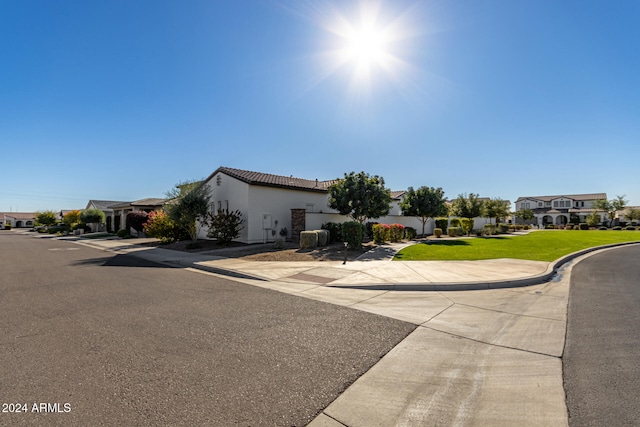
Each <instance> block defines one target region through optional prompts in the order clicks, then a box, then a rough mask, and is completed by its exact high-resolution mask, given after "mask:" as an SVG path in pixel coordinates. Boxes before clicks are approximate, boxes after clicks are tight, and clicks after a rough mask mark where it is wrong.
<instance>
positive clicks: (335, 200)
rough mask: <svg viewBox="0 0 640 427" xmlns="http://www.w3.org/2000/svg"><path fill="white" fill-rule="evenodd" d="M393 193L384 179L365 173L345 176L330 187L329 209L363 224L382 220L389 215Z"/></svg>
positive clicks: (352, 173) (353, 173)
mask: <svg viewBox="0 0 640 427" xmlns="http://www.w3.org/2000/svg"><path fill="white" fill-rule="evenodd" d="M390 203H391V191H390V190H389V189H388V188H385V186H384V178H382V177H380V176H377V175H374V176H369V174H366V173H364V172H360V173H358V174H356V173H355V172H351V173H350V174H348V175H347V174H346V173H345V174H344V178H343V179H339V180H337V181H336V183H334V184H333V185H331V186H329V207H330V208H331V209H335V210H337V211H338V212H340V215H346V216H349V217H351V218H352V219H353V220H355V221H357V222H359V223H360V224H363V223H364V222H365V220H366V219H367V218H372V219H375V218H380V217H381V216H385V215H387V214H388V213H389V209H391V206H390Z"/></svg>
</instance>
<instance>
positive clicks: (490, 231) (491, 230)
mask: <svg viewBox="0 0 640 427" xmlns="http://www.w3.org/2000/svg"><path fill="white" fill-rule="evenodd" d="M496 233H497V231H496V226H495V225H493V224H485V225H484V226H483V227H482V234H484V235H485V236H492V235H494V234H496Z"/></svg>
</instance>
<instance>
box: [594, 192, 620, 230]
mask: <svg viewBox="0 0 640 427" xmlns="http://www.w3.org/2000/svg"><path fill="white" fill-rule="evenodd" d="M628 203H629V202H628V201H626V200H625V199H624V195H622V196H616V198H615V199H612V200H607V199H598V200H596V201H594V202H593V203H592V204H591V207H592V208H594V209H597V210H601V211H605V212H606V213H607V216H608V217H609V227H611V226H612V225H613V221H614V220H615V217H616V212H618V211H621V210H623V209H624V208H625V207H626V206H627V204H628Z"/></svg>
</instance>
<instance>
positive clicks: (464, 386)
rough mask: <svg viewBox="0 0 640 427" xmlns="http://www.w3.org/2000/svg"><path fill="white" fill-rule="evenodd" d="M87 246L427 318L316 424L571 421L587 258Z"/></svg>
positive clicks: (113, 243) (119, 243)
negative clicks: (266, 254)
mask: <svg viewBox="0 0 640 427" xmlns="http://www.w3.org/2000/svg"><path fill="white" fill-rule="evenodd" d="M77 243H80V244H84V245H88V246H93V247H98V248H101V249H104V250H108V251H113V252H116V253H127V254H132V255H135V256H139V257H142V258H145V259H148V260H151V261H156V262H161V263H166V264H170V265H174V266H182V267H184V268H189V269H194V270H195V271H199V272H202V273H203V274H223V275H224V276H226V277H228V278H231V279H233V280H236V281H239V282H242V283H246V284H250V285H253V286H260V287H264V288H269V289H273V290H276V291H279V292H286V293H290V294H294V295H297V296H300V297H304V298H311V299H314V300H319V301H324V302H327V303H331V304H338V305H342V306H348V307H351V308H354V309H357V310H363V311H367V312H370V313H376V314H379V315H382V316H387V317H392V318H395V319H399V320H403V321H406V322H410V323H413V324H414V325H416V329H415V331H414V332H413V333H411V334H410V335H409V336H408V337H407V338H406V339H405V340H403V341H402V342H401V343H400V344H399V345H398V346H396V347H395V348H394V349H393V350H392V351H390V352H389V353H388V354H387V355H386V356H384V357H383V358H382V359H381V360H380V361H379V362H378V363H377V364H376V365H375V366H374V367H373V368H371V369H370V370H369V371H368V372H367V373H365V374H364V375H363V376H362V377H360V378H359V379H358V380H357V381H356V382H355V383H353V384H352V385H351V386H350V387H349V388H348V389H347V390H346V391H345V392H344V393H343V394H342V395H341V396H340V397H338V398H337V399H336V400H335V401H334V402H333V403H331V404H330V405H329V406H328V407H327V408H325V410H324V411H323V412H322V413H321V414H319V415H318V417H317V418H316V419H315V420H314V421H312V422H311V424H310V426H312V427H325V426H329V427H339V426H350V427H356V426H367V427H368V426H393V425H420V426H436V425H465V426H466V425H471V426H486V425H491V426H513V425H518V426H551V425H552V426H562V425H568V417H567V410H566V405H565V392H564V388H563V380H562V361H561V357H562V352H563V348H564V339H565V331H566V322H567V303H568V296H569V277H570V271H571V269H572V267H573V265H574V264H575V263H576V262H578V261H579V260H581V259H582V258H583V257H587V256H589V255H588V254H584V255H581V256H579V257H577V255H576V256H574V257H570V258H576V259H574V260H569V261H566V260H565V261H566V262H563V264H562V265H559V264H558V263H545V262H532V261H520V260H512V259H503V260H491V261H467V262H415V261H411V262H399V261H389V260H388V257H387V259H384V260H380V259H378V260H372V261H354V262H348V263H347V264H346V265H342V263H340V262H326V261H325V262H309V263H307V262H249V261H242V260H238V259H222V258H218V259H216V258H215V257H211V256H203V255H193V254H187V253H181V252H176V251H171V250H166V249H161V248H146V247H141V246H135V245H134V244H132V243H134V242H131V243H130V242H129V241H123V240H93V241H88V240H82V241H77ZM550 279H551V280H550ZM523 285H529V286H526V287H525V286H523ZM511 286H517V287H511ZM464 289H474V290H464ZM424 290H432V291H431V292H424ZM445 291H446V292H445Z"/></svg>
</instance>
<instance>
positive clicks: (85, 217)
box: [80, 208, 105, 224]
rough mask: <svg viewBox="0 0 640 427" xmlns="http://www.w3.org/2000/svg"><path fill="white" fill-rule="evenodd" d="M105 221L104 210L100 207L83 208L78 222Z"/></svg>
mask: <svg viewBox="0 0 640 427" xmlns="http://www.w3.org/2000/svg"><path fill="white" fill-rule="evenodd" d="M104 221H105V215H104V212H102V211H101V210H100V209H95V208H94V209H85V210H83V211H82V213H81V214H80V222H83V223H85V224H92V223H98V224H99V223H103V222H104Z"/></svg>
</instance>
